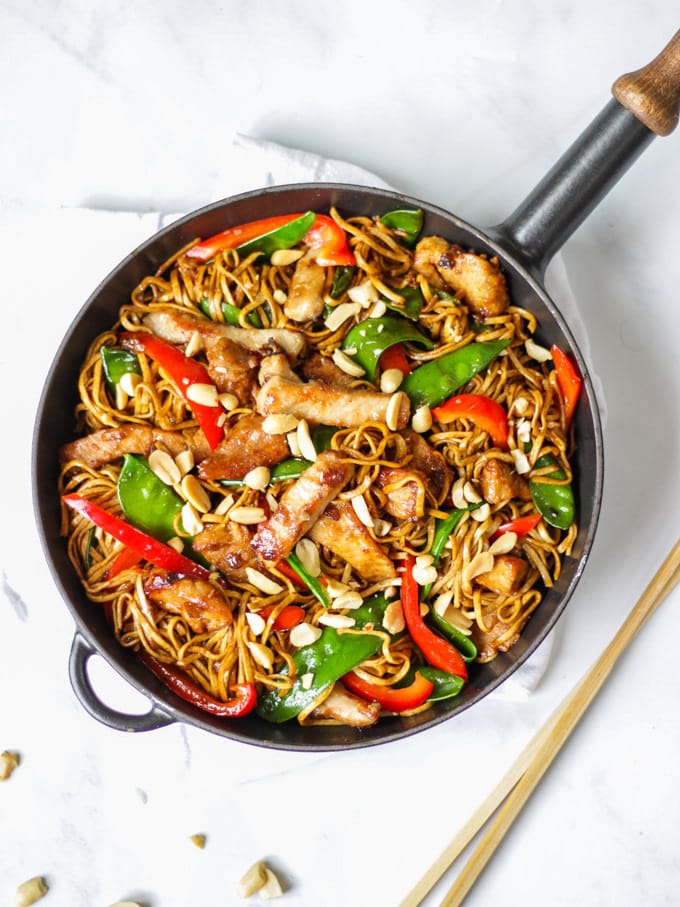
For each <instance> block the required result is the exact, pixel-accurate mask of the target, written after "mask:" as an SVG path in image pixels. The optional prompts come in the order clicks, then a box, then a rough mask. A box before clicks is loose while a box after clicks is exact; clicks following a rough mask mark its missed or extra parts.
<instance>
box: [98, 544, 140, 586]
mask: <svg viewBox="0 0 680 907" xmlns="http://www.w3.org/2000/svg"><path fill="white" fill-rule="evenodd" d="M140 561H141V557H140V556H139V554H137V552H136V551H134V550H133V549H132V548H123V549H122V550H121V551H119V552H118V554H117V555H116V556H115V558H114V559H113V561H112V562H111V566H110V567H109V569H108V571H107V573H106V578H107V579H114V578H115V577H116V576H118V574H119V573H122V572H123V570H128V569H129V568H130V567H134V566H135V564H138V563H139V562H140Z"/></svg>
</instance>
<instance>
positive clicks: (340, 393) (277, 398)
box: [255, 377, 411, 428]
mask: <svg viewBox="0 0 680 907" xmlns="http://www.w3.org/2000/svg"><path fill="white" fill-rule="evenodd" d="M389 403H390V397H389V395H388V394H380V393H378V392H377V391H370V390H363V389H362V388H349V387H348V388H340V387H331V386H330V385H327V384H324V383H323V382H321V381H308V382H301V383H294V382H292V381H289V380H287V379H285V378H281V377H273V378H271V379H270V380H269V381H267V383H266V384H264V385H263V386H262V387H261V388H260V390H259V391H258V392H257V396H256V398H255V408H256V409H257V411H258V412H259V413H262V415H265V416H268V415H272V414H274V413H290V414H291V415H293V416H297V418H298V419H307V420H308V421H309V422H318V423H320V424H322V425H335V426H336V427H338V428H353V427H358V426H359V425H363V424H364V422H385V420H386V417H387V408H388V406H389ZM410 412H411V405H410V403H409V400H408V397H407V396H406V395H405V394H404V395H403V398H402V401H401V406H400V409H399V416H398V428H405V426H406V425H407V424H408V420H409V415H410Z"/></svg>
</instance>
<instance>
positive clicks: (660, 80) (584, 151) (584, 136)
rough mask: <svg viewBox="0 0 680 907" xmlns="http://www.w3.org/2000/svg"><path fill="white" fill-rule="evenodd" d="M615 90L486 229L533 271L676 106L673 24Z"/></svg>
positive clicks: (679, 58) (677, 38) (539, 270)
mask: <svg viewBox="0 0 680 907" xmlns="http://www.w3.org/2000/svg"><path fill="white" fill-rule="evenodd" d="M612 92H613V94H614V98H613V99H612V100H610V101H609V102H608V103H607V105H606V106H605V107H604V108H603V110H602V111H601V113H600V114H599V115H598V116H597V117H596V118H595V119H594V120H593V122H592V123H591V124H590V125H589V126H587V127H586V129H585V130H584V131H583V132H582V133H581V135H580V136H579V137H578V138H577V139H576V141H575V142H574V143H573V145H572V146H571V147H570V148H568V149H567V151H566V152H565V153H564V154H563V155H562V157H561V158H560V159H559V160H558V161H557V163H556V164H555V166H554V167H553V168H552V169H551V170H550V171H549V172H548V173H547V174H546V176H545V177H544V178H543V179H542V180H541V182H540V183H539V184H538V185H537V186H536V188H535V189H534V190H533V191H532V192H531V193H530V194H529V195H528V196H527V198H526V199H524V201H523V202H522V203H521V204H520V205H519V206H518V207H517V208H516V209H515V211H513V213H512V214H511V215H510V217H508V218H507V219H506V220H504V221H503V222H502V223H500V224H498V225H496V226H494V227H491V228H490V229H489V230H487V231H486V232H488V233H489V234H490V235H491V236H493V237H494V238H496V239H497V240H498V241H499V242H500V243H502V245H503V247H504V248H505V249H507V250H508V251H509V252H510V253H511V254H514V255H515V257H516V258H518V259H519V261H520V262H521V263H522V264H523V265H524V266H525V267H526V268H527V269H528V270H529V271H531V272H532V273H533V274H534V275H535V276H536V277H538V278H539V279H540V278H542V276H543V274H544V272H545V269H546V267H547V266H548V263H549V261H550V259H551V258H552V257H553V255H554V254H555V253H556V252H557V250H558V249H560V248H561V247H562V246H563V245H564V243H565V242H566V241H567V239H569V237H570V236H571V234H572V233H573V232H574V231H575V230H576V229H577V227H579V226H580V225H581V224H582V223H583V221H584V220H585V219H586V218H587V217H588V215H589V214H590V213H591V212H592V211H593V209H594V208H595V207H596V206H597V205H598V204H599V203H600V201H601V200H602V199H603V198H604V196H605V195H606V194H607V193H608V192H609V190H610V189H611V188H612V187H613V186H614V185H615V184H616V183H617V182H618V181H619V180H620V179H621V177H622V176H623V174H624V173H625V172H626V171H627V170H628V168H629V167H630V166H631V165H632V164H633V163H634V162H635V160H636V159H637V158H638V157H639V155H640V154H641V153H642V152H643V151H644V150H645V148H646V147H647V146H648V145H649V144H650V142H651V141H652V140H653V139H654V138H655V137H656V135H669V134H670V133H671V132H672V131H673V129H674V128H675V126H676V125H677V123H678V108H679V107H680V31H678V32H676V34H675V35H674V36H673V38H672V39H671V41H670V42H669V43H668V44H667V45H666V47H665V48H664V49H663V50H662V51H661V53H660V54H659V55H658V56H657V57H655V59H654V60H652V62H651V63H649V64H648V66H645V67H643V68H642V69H640V70H637V71H636V72H634V73H629V74H627V75H624V76H621V77H620V78H619V79H617V81H616V82H615V83H614V86H613V88H612Z"/></svg>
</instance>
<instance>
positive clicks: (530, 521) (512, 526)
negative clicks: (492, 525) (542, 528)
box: [491, 513, 542, 541]
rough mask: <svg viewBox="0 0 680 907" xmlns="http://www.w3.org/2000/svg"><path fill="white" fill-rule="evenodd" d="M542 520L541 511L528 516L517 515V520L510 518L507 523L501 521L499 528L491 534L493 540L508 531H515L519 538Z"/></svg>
mask: <svg viewBox="0 0 680 907" xmlns="http://www.w3.org/2000/svg"><path fill="white" fill-rule="evenodd" d="M541 520H542V517H541V514H540V513H529V514H527V515H526V516H520V517H517V519H516V520H509V521H508V522H507V523H501V525H500V526H499V527H498V529H497V530H496V531H495V532H494V534H493V535H492V536H491V541H493V540H494V539H497V538H498V536H499V535H503V534H504V533H506V532H514V533H515V535H516V536H517V537H518V538H521V537H522V536H523V535H527V533H529V532H531V530H532V529H533V528H534V526H537V525H538V524H539V523H540V522H541Z"/></svg>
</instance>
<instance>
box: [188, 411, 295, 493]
mask: <svg viewBox="0 0 680 907" xmlns="http://www.w3.org/2000/svg"><path fill="white" fill-rule="evenodd" d="M263 421H264V420H263V418H262V416H258V415H256V414H254V413H253V414H251V415H248V416H243V417H242V418H241V419H239V420H238V422H236V423H235V424H234V425H233V426H232V427H231V428H229V429H227V432H226V434H225V436H224V439H223V440H222V441H221V442H220V443H219V444H218V446H217V447H216V448H215V450H214V451H213V452H212V453H211V454H210V456H209V457H207V458H206V459H204V460H203V461H202V462H201V463H200V465H199V467H198V475H199V477H200V478H201V479H215V480H217V479H242V478H243V477H244V476H245V475H246V473H249V472H250V470H251V469H255V467H256V466H274V465H275V464H276V463H280V462H281V460H285V459H287V457H289V456H290V448H289V447H288V442H287V441H286V437H285V435H270V434H268V432H266V431H264V430H263V429H262V423H263Z"/></svg>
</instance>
